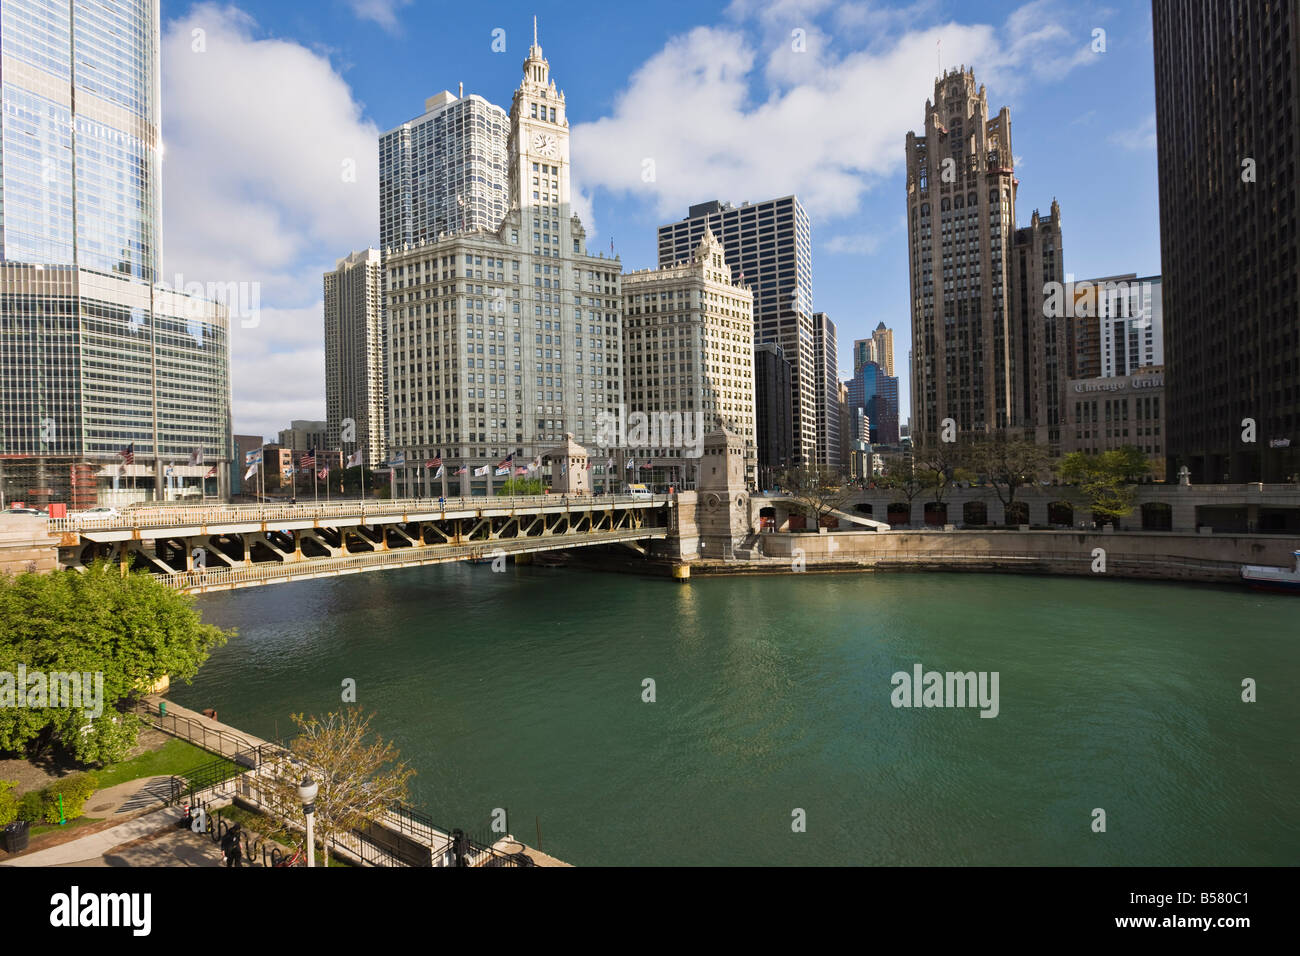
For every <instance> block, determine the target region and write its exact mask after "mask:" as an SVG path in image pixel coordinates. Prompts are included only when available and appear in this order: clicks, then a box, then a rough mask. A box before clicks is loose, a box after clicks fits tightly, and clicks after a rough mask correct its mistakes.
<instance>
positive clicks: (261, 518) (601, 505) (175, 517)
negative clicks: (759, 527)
mask: <svg viewBox="0 0 1300 956" xmlns="http://www.w3.org/2000/svg"><path fill="white" fill-rule="evenodd" d="M671 503H672V497H671V496H669V495H654V496H651V497H649V498H647V497H644V496H640V497H638V496H636V495H528V496H520V497H501V498H489V497H486V496H477V497H474V496H469V497H461V498H448V499H446V501H445V503H444V504H442V505H439V504H438V499H437V498H398V499H394V500H382V499H344V500H340V501H331V502H324V501H322V502H300V503H298V504H283V505H268V504H255V505H225V504H222V505H197V506H180V507H166V508H132V509H130V510H128V511H123V512H122V513H121V514H119V515H116V516H108V517H89V516H78V515H72V516H69V517H66V518H50V519H48V520H49V526H50V530H51V531H113V530H142V529H146V528H176V527H186V526H206V525H218V524H251V523H259V524H260V523H262V522H277V521H316V520H327V519H330V518H358V517H359V518H362V519H365V518H369V517H376V518H378V517H390V516H393V515H413V516H414V515H419V516H421V517H433V516H439V517H443V516H449V515H450V516H455V515H457V514H459V513H461V512H468V513H470V514H478V513H481V512H484V511H501V512H507V513H509V512H514V511H524V512H537V511H542V510H546V509H554V510H557V511H599V510H602V509H605V508H609V507H616V506H617V507H626V506H633V507H636V508H657V507H661V506H663V505H669V504H671Z"/></svg>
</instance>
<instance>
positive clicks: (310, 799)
mask: <svg viewBox="0 0 1300 956" xmlns="http://www.w3.org/2000/svg"><path fill="white" fill-rule="evenodd" d="M319 789H320V788H319V787H318V786H317V784H316V781H315V780H313V779H312V778H311V774H308V775H307V776H305V777H303V778H302V783H300V784H299V785H298V799H299V800H301V801H302V812H303V813H304V814H305V815H306V817H307V865H308V866H315V865H316V842H315V840H314V838H313V835H312V823H313V822H314V820H313V818H314V817H315V815H316V804H315V803H314V801H315V799H316V793H317V791H318V790H319Z"/></svg>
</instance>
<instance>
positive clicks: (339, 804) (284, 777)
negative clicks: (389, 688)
mask: <svg viewBox="0 0 1300 956" xmlns="http://www.w3.org/2000/svg"><path fill="white" fill-rule="evenodd" d="M372 717H373V715H367V714H363V713H362V712H361V710H360V708H357V707H347V708H344V709H343V710H341V711H339V712H338V713H332V714H328V715H326V717H325V718H324V719H321V718H319V717H316V716H314V715H313V716H311V717H306V716H304V715H303V714H293V715H292V718H293V722H294V723H295V724H297V726H298V730H299V734H298V736H297V737H295V738H294V739H293V741H292V742H291V743H290V744H289V751H288V752H287V753H283V754H281V755H280V756H278V757H276V758H274V759H273V760H272V761H271V764H270V767H269V768H268V771H267V772H266V773H265V775H264V777H263V778H262V779H261V780H259V784H260V785H261V786H263V787H264V788H265V789H266V792H267V796H268V797H269V799H270V801H271V803H272V807H273V809H274V811H275V812H276V815H277V817H278V818H279V821H280V829H281V830H287V829H288V824H289V823H291V822H292V823H294V824H297V822H298V820H300V819H301V817H302V804H301V802H300V801H299V798H298V785H299V784H300V783H301V782H302V780H303V777H304V776H308V775H310V776H311V778H312V779H313V780H315V781H316V783H317V784H318V785H319V787H320V789H319V791H318V792H317V794H316V801H315V807H316V810H315V817H314V822H313V826H314V829H315V831H316V834H315V835H316V837H317V838H318V839H319V840H320V843H321V844H322V846H323V847H324V852H325V861H324V862H325V865H326V866H329V846H330V841H331V840H334V839H337V838H338V837H340V836H343V835H344V834H347V833H349V832H351V831H352V830H356V829H362V828H364V827H365V826H366V825H367V824H368V823H369V822H370V821H372V820H378V819H379V818H380V817H382V816H383V814H384V811H385V810H387V809H388V808H389V807H390V806H392V805H393V804H394V803H397V802H400V801H403V800H406V799H407V796H408V787H409V785H410V781H411V777H413V776H414V775H415V771H414V770H412V769H411V768H410V767H408V766H407V765H406V764H405V763H402V762H401V761H399V760H398V753H397V748H396V747H394V746H393V744H392V743H390V742H387V741H385V740H383V739H382V738H380V737H379V736H378V735H374V736H373V737H372V735H371V733H370V721H371V719H372Z"/></svg>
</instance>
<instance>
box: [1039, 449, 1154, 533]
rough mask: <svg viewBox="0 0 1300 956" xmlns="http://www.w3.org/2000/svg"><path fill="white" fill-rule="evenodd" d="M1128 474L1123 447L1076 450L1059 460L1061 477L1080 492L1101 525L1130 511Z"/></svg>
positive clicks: (1133, 493) (1132, 496) (1128, 462)
mask: <svg viewBox="0 0 1300 956" xmlns="http://www.w3.org/2000/svg"><path fill="white" fill-rule="evenodd" d="M1143 469H1144V470H1145V461H1144V462H1143ZM1131 473H1132V458H1131V456H1130V455H1127V454H1125V453H1124V452H1123V451H1122V450H1115V451H1107V452H1102V453H1101V454H1099V455H1089V454H1085V453H1084V452H1081V451H1075V452H1071V453H1070V454H1068V455H1066V456H1065V457H1064V458H1063V459H1061V467H1060V475H1061V480H1062V481H1065V482H1067V483H1068V484H1072V485H1075V486H1076V487H1077V488H1078V489H1079V490H1080V491H1081V492H1082V493H1083V495H1084V497H1085V498H1086V499H1087V501H1088V504H1089V506H1090V507H1091V508H1092V513H1093V516H1094V517H1095V518H1096V519H1097V520H1098V521H1100V522H1102V523H1103V524H1104V523H1106V522H1110V523H1112V524H1114V523H1115V522H1117V521H1118V520H1119V519H1120V518H1123V517H1124V516H1126V515H1129V514H1132V512H1133V503H1134V500H1135V498H1136V489H1135V488H1134V487H1133V486H1132V485H1131V484H1129V475H1130V474H1131Z"/></svg>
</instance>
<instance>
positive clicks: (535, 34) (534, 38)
mask: <svg viewBox="0 0 1300 956" xmlns="http://www.w3.org/2000/svg"><path fill="white" fill-rule="evenodd" d="M533 46H537V14H535V13H534V14H533Z"/></svg>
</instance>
